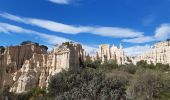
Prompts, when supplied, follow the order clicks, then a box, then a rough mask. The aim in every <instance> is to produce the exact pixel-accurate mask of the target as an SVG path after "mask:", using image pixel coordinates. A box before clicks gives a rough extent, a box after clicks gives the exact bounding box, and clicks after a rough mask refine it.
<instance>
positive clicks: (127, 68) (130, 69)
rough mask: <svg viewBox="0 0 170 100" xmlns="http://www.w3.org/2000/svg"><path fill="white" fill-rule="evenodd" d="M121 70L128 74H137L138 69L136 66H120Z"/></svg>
mask: <svg viewBox="0 0 170 100" xmlns="http://www.w3.org/2000/svg"><path fill="white" fill-rule="evenodd" d="M119 70H121V71H125V72H127V73H129V74H135V73H136V70H137V67H136V66H134V65H133V64H130V65H121V66H119Z"/></svg>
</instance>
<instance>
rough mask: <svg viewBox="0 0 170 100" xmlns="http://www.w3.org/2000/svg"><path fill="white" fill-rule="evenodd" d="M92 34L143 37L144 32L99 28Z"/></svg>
mask: <svg viewBox="0 0 170 100" xmlns="http://www.w3.org/2000/svg"><path fill="white" fill-rule="evenodd" d="M91 33H93V34H96V35H101V36H110V37H119V38H124V37H141V36H143V34H144V33H143V32H138V31H135V30H132V29H128V28H119V27H98V28H94V29H93V30H92V31H91Z"/></svg>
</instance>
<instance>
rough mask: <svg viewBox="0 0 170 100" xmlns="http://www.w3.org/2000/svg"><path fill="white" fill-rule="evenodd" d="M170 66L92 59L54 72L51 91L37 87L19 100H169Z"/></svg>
mask: <svg viewBox="0 0 170 100" xmlns="http://www.w3.org/2000/svg"><path fill="white" fill-rule="evenodd" d="M169 69H170V67H169V65H163V64H156V65H153V64H147V63H146V62H145V61H140V62H138V63H137V65H132V64H128V65H121V66H119V65H117V64H116V62H115V61H114V60H110V61H108V62H107V63H103V64H101V60H96V61H94V62H92V61H88V62H85V63H84V67H81V68H78V69H69V70H68V71H65V70H63V71H62V72H60V73H58V74H56V75H54V76H53V77H52V78H51V79H50V81H49V87H48V89H47V90H44V89H39V88H36V89H33V90H31V91H29V92H28V93H25V94H20V95H15V97H16V98H17V99H16V100H168V99H169V98H170V73H169V72H170V71H169ZM47 91H48V92H47ZM4 93H5V92H4ZM26 98H27V99H26ZM12 100H13V99H12Z"/></svg>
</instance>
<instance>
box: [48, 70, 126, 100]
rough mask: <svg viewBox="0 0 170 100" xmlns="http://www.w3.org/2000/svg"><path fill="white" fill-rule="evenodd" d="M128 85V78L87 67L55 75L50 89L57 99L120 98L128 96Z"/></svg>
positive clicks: (100, 99)
mask: <svg viewBox="0 0 170 100" xmlns="http://www.w3.org/2000/svg"><path fill="white" fill-rule="evenodd" d="M126 85H127V80H124V79H122V78H117V77H106V76H105V74H104V73H103V72H100V71H98V70H96V69H92V68H86V69H79V70H76V71H73V70H70V71H68V72H66V71H63V72H61V73H59V74H57V75H55V76H53V77H52V78H51V80H50V82H49V87H48V91H49V95H50V96H55V97H56V100H82V99H84V100H94V99H96V100H120V99H124V98H125V97H126V92H125V91H126Z"/></svg>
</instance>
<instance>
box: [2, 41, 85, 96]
mask: <svg viewBox="0 0 170 100" xmlns="http://www.w3.org/2000/svg"><path fill="white" fill-rule="evenodd" d="M1 55H3V56H0V57H1V60H0V61H1V62H2V61H3V63H2V64H4V65H5V67H4V68H6V70H5V72H4V73H5V74H3V77H4V78H1V77H0V79H1V80H3V79H5V80H4V82H3V84H4V86H9V87H10V91H11V92H15V93H22V92H26V91H28V90H30V89H32V88H34V87H37V86H39V87H41V88H43V87H46V86H48V81H49V79H50V77H51V76H52V75H54V74H56V73H59V72H61V70H62V69H65V70H67V69H68V68H76V67H79V66H81V64H82V62H83V61H84V50H83V49H82V46H81V45H80V44H74V43H69V42H66V43H63V44H62V45H60V46H58V47H55V48H54V49H53V50H52V51H51V52H50V53H47V49H46V48H44V47H43V46H39V45H37V44H35V43H29V44H24V45H21V46H11V47H7V48H6V50H5V52H4V54H1ZM2 57H3V58H2ZM0 67H1V68H3V66H0ZM1 74H2V73H1ZM1 83H2V82H1ZM0 85H1V84H0ZM0 89H1V88H0Z"/></svg>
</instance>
